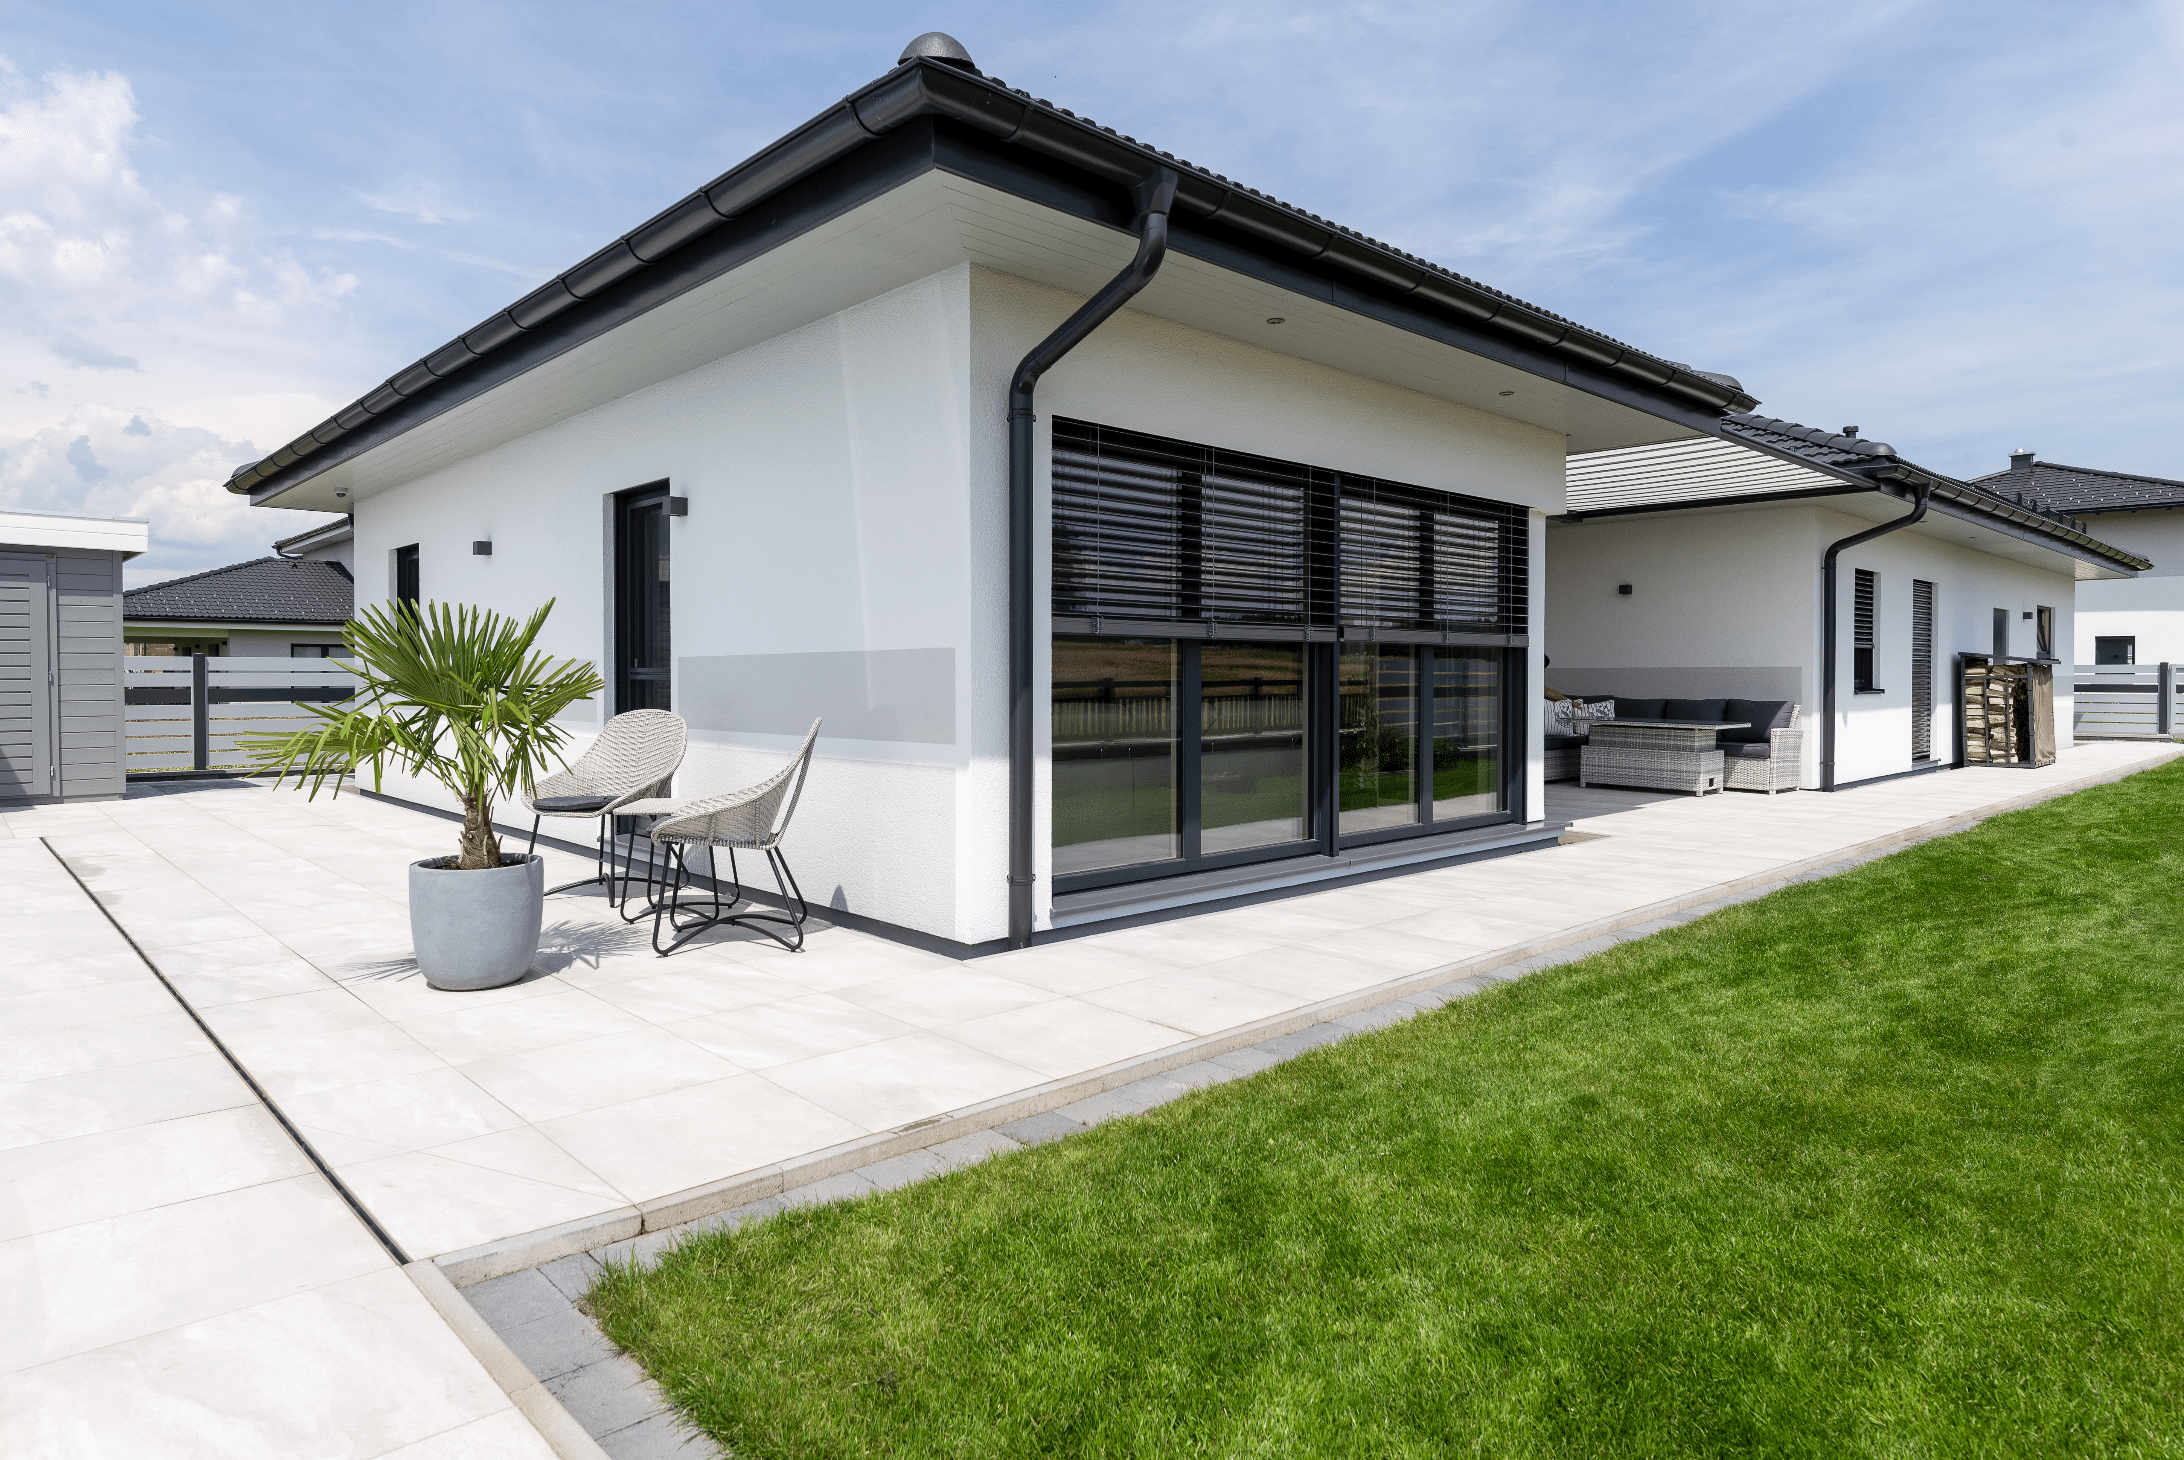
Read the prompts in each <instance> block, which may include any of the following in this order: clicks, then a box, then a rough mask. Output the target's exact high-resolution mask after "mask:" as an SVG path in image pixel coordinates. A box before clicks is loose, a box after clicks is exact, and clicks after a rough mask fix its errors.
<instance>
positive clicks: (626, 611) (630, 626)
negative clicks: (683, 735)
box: [613, 479, 674, 714]
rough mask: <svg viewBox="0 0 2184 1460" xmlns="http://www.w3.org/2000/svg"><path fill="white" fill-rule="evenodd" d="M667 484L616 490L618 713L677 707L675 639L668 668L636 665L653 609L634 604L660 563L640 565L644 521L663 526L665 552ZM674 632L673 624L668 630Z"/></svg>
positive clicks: (645, 525)
mask: <svg viewBox="0 0 2184 1460" xmlns="http://www.w3.org/2000/svg"><path fill="white" fill-rule="evenodd" d="M667 496H668V483H667V481H666V480H664V479H663V480H660V481H656V482H647V483H645V484H644V485H643V486H641V487H631V488H630V489H629V490H628V491H625V492H617V493H616V494H615V496H614V585H613V586H614V594H613V603H614V675H613V679H614V708H615V712H616V713H618V714H619V713H622V712H624V711H628V710H641V709H658V710H665V709H671V708H673V700H674V658H673V649H672V644H673V639H672V637H670V639H669V644H670V646H671V647H670V649H669V657H668V662H667V663H666V664H664V665H646V666H644V667H642V668H640V667H638V666H637V664H636V661H637V659H638V658H639V657H640V656H639V654H638V652H637V642H636V640H637V636H638V635H639V634H640V633H642V632H643V631H644V630H645V629H646V627H647V626H648V623H649V619H648V613H649V611H648V610H647V609H645V608H644V607H643V606H642V605H641V604H639V603H637V602H636V601H635V595H637V594H638V593H639V592H640V591H641V590H642V588H643V587H644V586H645V584H646V583H647V582H648V581H653V582H656V578H654V579H652V580H648V579H647V573H648V572H650V573H651V574H654V575H656V574H657V573H658V567H657V565H656V564H650V563H648V562H640V561H639V560H638V555H639V553H640V551H641V549H642V547H643V543H642V541H641V540H640V539H641V536H642V533H643V531H644V529H645V528H646V527H648V526H649V525H650V524H649V523H648V522H646V521H644V520H643V519H644V518H645V516H646V514H652V515H653V516H654V517H655V518H656V520H657V524H658V529H659V539H658V540H659V543H660V545H661V546H662V547H663V548H665V547H666V545H667V544H668V543H669V542H670V541H671V539H670V537H669V534H668V515H667ZM668 632H669V634H670V636H672V634H673V627H672V621H671V622H670V627H669V630H668Z"/></svg>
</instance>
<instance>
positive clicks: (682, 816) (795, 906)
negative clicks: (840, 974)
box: [638, 720, 820, 958]
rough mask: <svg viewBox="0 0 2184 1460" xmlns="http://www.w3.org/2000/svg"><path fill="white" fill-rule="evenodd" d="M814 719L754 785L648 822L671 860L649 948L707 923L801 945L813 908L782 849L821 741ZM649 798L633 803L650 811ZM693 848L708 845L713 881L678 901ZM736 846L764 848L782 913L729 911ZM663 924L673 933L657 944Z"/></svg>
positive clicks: (684, 938)
mask: <svg viewBox="0 0 2184 1460" xmlns="http://www.w3.org/2000/svg"><path fill="white" fill-rule="evenodd" d="M819 725H820V722H819V721H817V720H814V721H812V722H811V729H810V730H809V731H808V732H807V733H806V734H805V736H804V743H803V745H802V746H801V747H799V748H798V750H797V752H796V754H795V755H794V756H792V757H790V759H789V763H788V764H787V765H785V766H783V767H782V768H781V769H780V770H778V771H775V772H774V773H773V774H772V775H770V776H768V777H767V778H766V779H765V780H763V781H760V782H759V783H758V784H757V785H755V786H748V787H745V788H744V789H743V790H740V791H729V792H726V793H724V794H722V795H719V796H706V797H703V798H701V799H699V800H696V801H684V802H681V803H679V804H676V805H673V806H662V807H660V808H659V809H660V814H661V816H662V819H661V820H660V821H658V822H656V823H655V824H654V825H653V828H652V830H651V832H650V836H651V838H652V842H653V845H654V846H656V847H659V848H661V849H663V850H664V852H665V855H666V857H667V859H668V866H667V868H666V871H665V874H664V875H663V877H662V879H661V882H662V886H661V890H660V893H659V895H657V896H655V897H654V898H653V900H652V951H653V952H655V953H657V954H659V955H660V956H661V957H662V958H665V957H666V956H667V955H668V954H670V953H672V952H674V951H675V950H676V949H677V948H680V947H681V946H682V945H683V944H685V943H687V942H689V941H690V940H691V939H692V938H695V937H696V936H697V935H698V934H700V933H702V932H704V931H705V930H706V929H708V928H714V927H718V926H720V925H721V924H723V923H733V924H735V925H736V926H738V927H748V928H751V929H752V930H753V931H755V932H758V933H763V934H764V935H765V936H767V937H769V938H771V939H773V940H774V941H775V942H776V943H779V944H780V945H781V946H782V947H784V948H786V949H788V950H789V951H790V952H791V953H797V952H801V951H802V950H803V947H804V923H805V920H806V919H807V918H809V917H810V915H811V910H810V908H809V907H808V906H807V905H806V904H805V902H804V889H803V888H801V887H799V886H797V883H796V874H795V873H794V872H792V871H790V870H789V860H788V858H787V857H786V856H784V855H783V854H782V851H781V838H782V836H783V835H784V834H785V833H786V832H787V831H788V829H789V818H790V817H792V816H794V815H795V814H796V803H797V800H798V798H800V797H801V796H802V795H803V794H804V778H805V776H806V774H807V773H808V772H809V771H810V768H811V752H812V747H813V746H814V745H816V744H817V743H818V741H819ZM653 804H656V803H651V804H646V805H644V806H642V807H641V808H638V809H640V810H643V811H650V810H652V809H653ZM691 847H704V848H705V849H706V860H707V862H708V863H709V864H710V865H709V870H710V871H711V873H712V882H713V896H712V898H711V900H710V901H705V902H685V901H684V900H683V889H684V888H685V887H687V886H688V885H689V881H690V878H689V869H688V866H687V864H686V862H685V860H684V859H685V858H686V857H687V856H688V854H689V853H688V849H689V848H691ZM722 847H726V848H727V849H728V878H729V890H728V892H727V893H726V895H725V896H724V895H723V894H722V891H721V884H720V852H719V849H720V848H722ZM739 849H740V850H743V851H756V852H764V853H765V854H766V863H767V865H768V866H770V867H771V868H773V874H774V886H775V887H777V888H778V889H780V893H781V907H782V914H785V915H777V914H773V913H756V912H747V913H735V912H733V911H732V909H734V908H735V907H736V906H737V904H739V903H741V902H742V901H743V900H744V898H743V873H742V870H741V869H740V868H739V867H737V865H736V852H737V851H738V850H739ZM766 924H772V925H773V927H768V926H765V925H766ZM774 927H784V928H787V929H788V930H789V933H790V934H791V935H793V936H783V935H782V934H780V933H777V932H775V931H774V930H773V928H774ZM663 928H664V929H666V930H668V931H669V932H671V933H672V935H673V936H672V937H671V938H670V939H669V940H668V943H667V945H666V946H665V947H662V946H661V945H660V934H661V931H662V929H663Z"/></svg>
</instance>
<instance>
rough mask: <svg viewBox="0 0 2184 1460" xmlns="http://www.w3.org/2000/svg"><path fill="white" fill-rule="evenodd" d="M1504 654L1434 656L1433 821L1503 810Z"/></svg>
mask: <svg viewBox="0 0 2184 1460" xmlns="http://www.w3.org/2000/svg"><path fill="white" fill-rule="evenodd" d="M1501 724H1502V704H1501V655H1500V653H1499V652H1498V651H1494V650H1488V649H1437V650H1435V651H1434V655H1433V819H1434V820H1436V821H1441V820H1445V819H1448V818H1451V817H1458V816H1481V815H1484V814H1486V813H1488V812H1492V811H1499V810H1501V809H1502V798H1501Z"/></svg>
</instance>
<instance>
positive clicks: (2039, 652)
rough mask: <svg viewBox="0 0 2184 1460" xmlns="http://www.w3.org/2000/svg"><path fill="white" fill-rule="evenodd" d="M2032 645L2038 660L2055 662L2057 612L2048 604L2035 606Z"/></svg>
mask: <svg viewBox="0 0 2184 1460" xmlns="http://www.w3.org/2000/svg"><path fill="white" fill-rule="evenodd" d="M2032 644H2033V653H2034V656H2035V657H2036V658H2040V659H2045V660H2049V661H2053V660H2054V658H2055V610H2054V609H2053V608H2051V607H2049V606H2048V605H2047V604H2044V603H2040V604H2035V605H2033V610H2032Z"/></svg>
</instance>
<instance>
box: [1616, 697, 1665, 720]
mask: <svg viewBox="0 0 2184 1460" xmlns="http://www.w3.org/2000/svg"><path fill="white" fill-rule="evenodd" d="M1665 703H1667V702H1666V701H1665V700H1634V699H1629V698H1626V697H1625V696H1623V695H1617V696H1616V697H1615V718H1616V719H1618V720H1665V719H1667V718H1668V716H1666V715H1664V714H1662V713H1661V706H1662V705H1663V704H1665Z"/></svg>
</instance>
